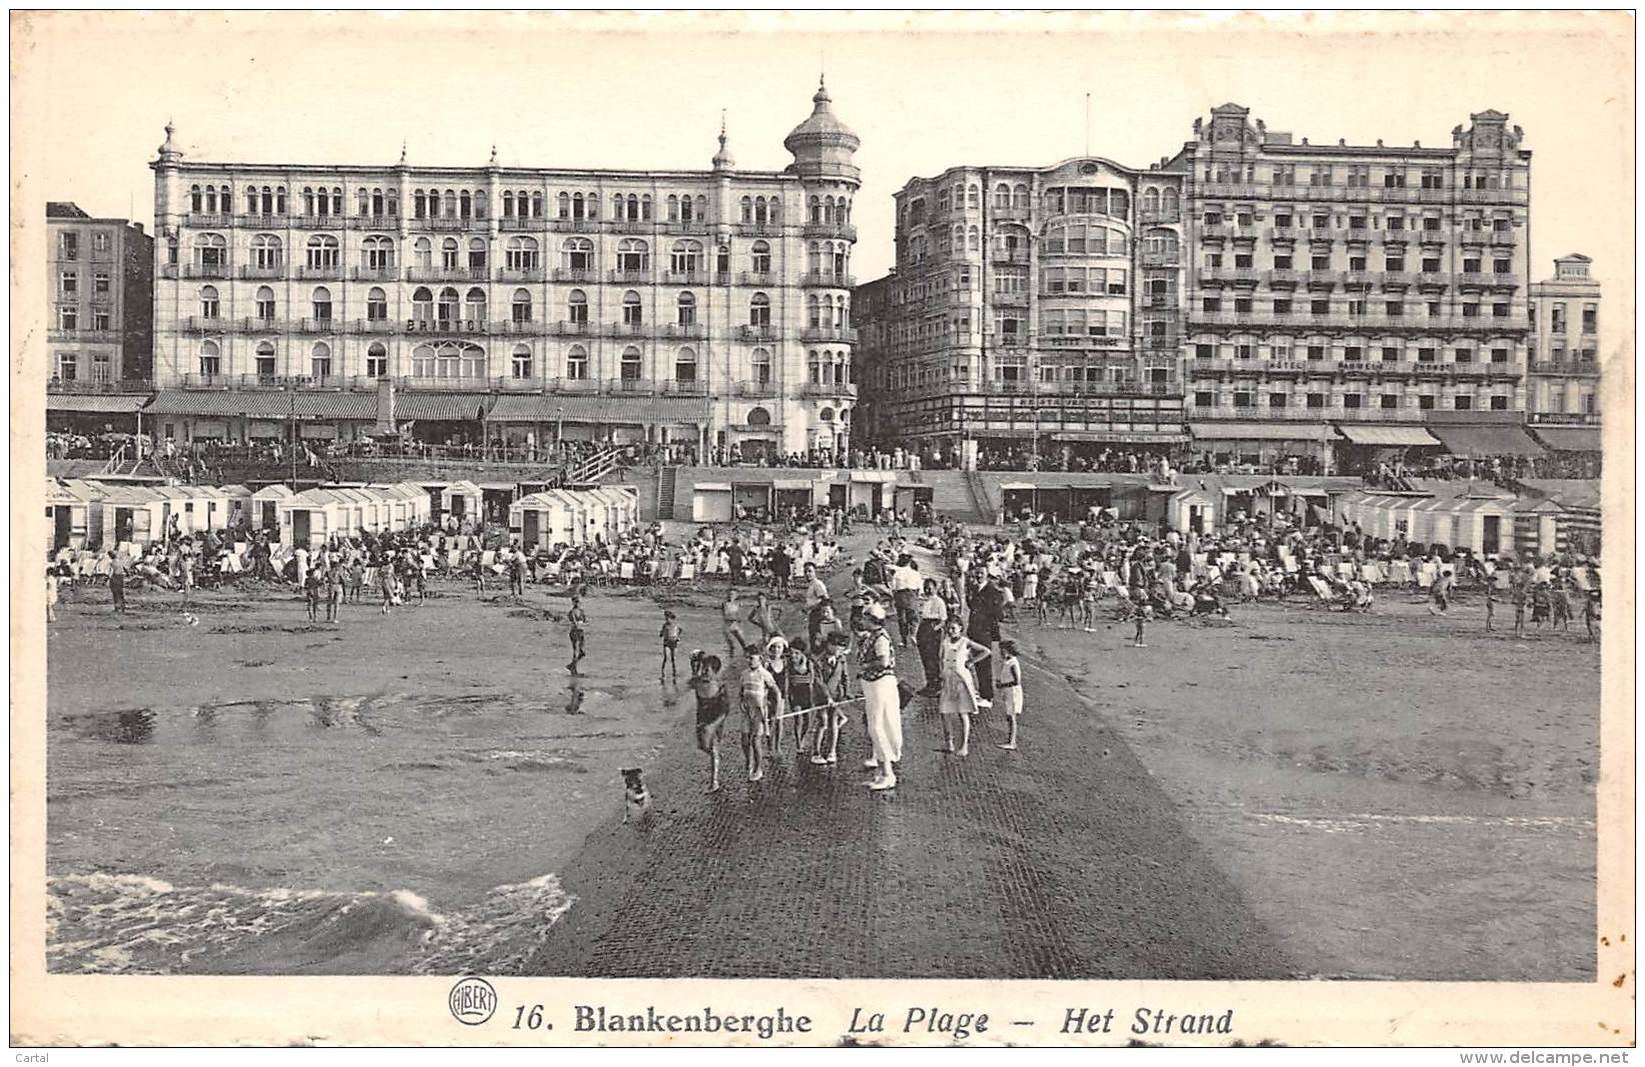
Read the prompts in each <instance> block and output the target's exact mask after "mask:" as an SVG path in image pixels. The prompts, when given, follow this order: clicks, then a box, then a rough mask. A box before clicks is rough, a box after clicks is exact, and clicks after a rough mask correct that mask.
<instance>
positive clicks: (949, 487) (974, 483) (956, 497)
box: [901, 471, 995, 523]
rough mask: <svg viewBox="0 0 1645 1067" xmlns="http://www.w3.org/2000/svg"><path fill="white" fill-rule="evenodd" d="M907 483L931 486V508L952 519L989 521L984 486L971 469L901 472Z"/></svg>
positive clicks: (991, 514) (990, 512)
mask: <svg viewBox="0 0 1645 1067" xmlns="http://www.w3.org/2000/svg"><path fill="white" fill-rule="evenodd" d="M901 477H903V478H906V479H908V481H909V484H916V485H929V486H930V487H931V510H932V511H933V512H935V513H936V514H937V516H938V517H939V518H946V519H953V520H955V521H956V522H978V523H981V522H993V521H994V517H995V515H994V509H993V507H992V505H991V504H990V503H989V496H988V490H987V486H986V485H984V484H983V483H982V481H981V476H980V475H978V474H977V472H975V471H918V472H901Z"/></svg>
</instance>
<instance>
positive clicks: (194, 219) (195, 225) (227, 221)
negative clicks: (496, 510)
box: [183, 211, 234, 230]
mask: <svg viewBox="0 0 1645 1067" xmlns="http://www.w3.org/2000/svg"><path fill="white" fill-rule="evenodd" d="M183 225H184V226H187V227H188V228H189V229H191V230H221V229H224V228H226V227H229V226H233V225H234V217H233V216H232V215H212V214H207V213H205V212H203V211H191V212H189V213H188V214H186V215H184V216H183Z"/></svg>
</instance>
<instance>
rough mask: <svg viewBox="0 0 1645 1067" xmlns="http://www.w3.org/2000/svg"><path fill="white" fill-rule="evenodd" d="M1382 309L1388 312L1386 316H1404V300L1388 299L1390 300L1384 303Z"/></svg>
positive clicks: (1395, 317)
mask: <svg viewBox="0 0 1645 1067" xmlns="http://www.w3.org/2000/svg"><path fill="white" fill-rule="evenodd" d="M1384 310H1385V311H1386V312H1387V313H1388V317H1389V318H1390V319H1399V318H1404V317H1405V301H1403V300H1390V301H1388V302H1387V304H1386V305H1384Z"/></svg>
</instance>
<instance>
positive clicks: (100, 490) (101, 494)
mask: <svg viewBox="0 0 1645 1067" xmlns="http://www.w3.org/2000/svg"><path fill="white" fill-rule="evenodd" d="M60 484H61V485H62V486H63V488H64V489H66V490H67V491H68V492H69V493H70V495H72V496H73V497H74V499H75V500H76V501H77V504H76V505H75V512H74V515H73V518H72V519H71V530H72V528H73V527H74V526H83V527H84V529H85V542H84V543H83V544H81V545H79V546H77V547H80V548H88V549H93V550H95V549H100V548H102V547H103V501H104V500H106V499H107V498H108V487H107V486H105V485H103V484H102V483H101V482H89V481H85V480H83V479H80V478H63V479H61V480H60Z"/></svg>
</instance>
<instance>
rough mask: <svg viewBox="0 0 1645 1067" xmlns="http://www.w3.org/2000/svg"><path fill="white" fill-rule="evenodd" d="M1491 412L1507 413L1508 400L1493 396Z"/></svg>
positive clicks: (1503, 397)
mask: <svg viewBox="0 0 1645 1067" xmlns="http://www.w3.org/2000/svg"><path fill="white" fill-rule="evenodd" d="M1491 410H1492V411H1507V410H1508V398H1507V397H1505V396H1493V397H1492V398H1491Z"/></svg>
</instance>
